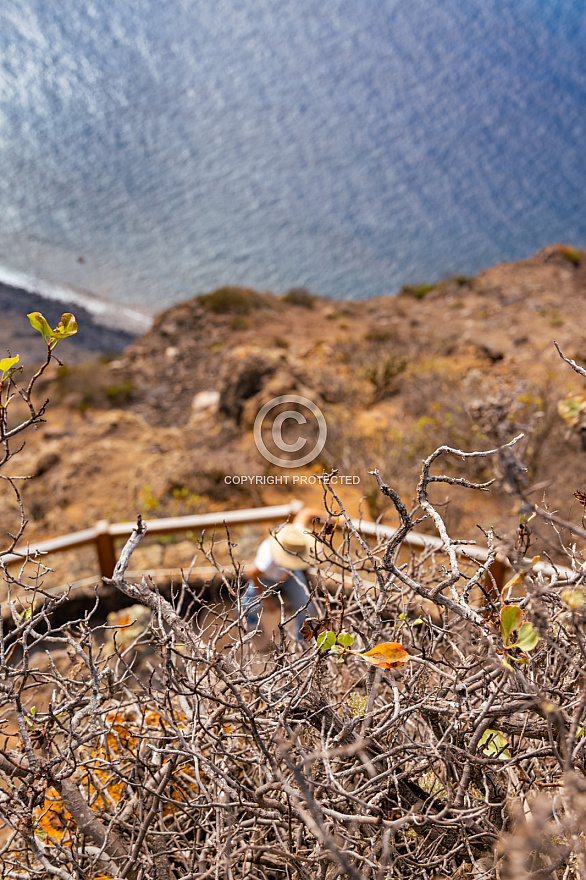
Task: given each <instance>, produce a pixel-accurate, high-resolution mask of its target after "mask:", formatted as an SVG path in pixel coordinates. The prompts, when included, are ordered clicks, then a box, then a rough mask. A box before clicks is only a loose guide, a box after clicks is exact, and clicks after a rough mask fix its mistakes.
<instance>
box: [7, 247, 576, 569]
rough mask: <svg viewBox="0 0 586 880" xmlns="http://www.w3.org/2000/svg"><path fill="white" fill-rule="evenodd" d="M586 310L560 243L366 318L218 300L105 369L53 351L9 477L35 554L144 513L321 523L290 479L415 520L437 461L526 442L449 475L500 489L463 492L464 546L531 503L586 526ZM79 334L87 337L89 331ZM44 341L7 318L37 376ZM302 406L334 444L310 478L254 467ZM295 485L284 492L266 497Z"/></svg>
mask: <svg viewBox="0 0 586 880" xmlns="http://www.w3.org/2000/svg"><path fill="white" fill-rule="evenodd" d="M585 306H586V254H585V253H584V252H581V251H577V250H575V249H571V248H568V247H564V246H562V245H552V246H550V247H548V248H546V249H544V250H543V251H541V252H540V253H538V254H536V255H535V256H533V257H532V258H530V259H528V260H526V261H523V262H518V263H514V264H501V265H498V266H494V267H492V268H489V269H487V270H485V271H483V272H480V273H479V274H478V275H477V276H476V277H474V278H465V277H457V278H454V279H449V280H445V281H441V282H438V283H437V284H436V285H434V286H431V287H429V286H414V287H412V288H407V289H405V290H404V291H403V292H402V293H401V294H400V295H398V296H389V297H385V298H379V299H373V300H369V301H366V302H346V301H344V302H340V301H333V300H325V299H322V298H319V297H314V296H312V295H310V294H308V292H307V291H303V290H297V291H291V292H290V293H289V294H288V295H287V296H285V297H277V296H274V295H272V294H270V293H257V292H255V291H252V290H248V289H243V288H223V289H221V290H219V291H215V292H214V293H212V294H207V295H205V296H200V297H196V298H194V299H192V300H189V301H187V302H184V303H182V304H180V305H178V306H175V307H173V308H170V309H168V310H166V311H164V312H161V313H160V314H159V315H157V317H156V319H155V322H154V325H153V327H152V329H151V330H150V331H149V332H148V333H147V334H146V335H145V336H143V337H141V338H138V339H135V340H134V341H132V342H130V344H129V345H128V346H127V347H126V348H123V349H122V346H123V343H124V342H125V341H126V340H125V339H124V338H123V337H121V338H120V339H115V340H114V342H113V343H112V340H110V344H108V343H107V342H104V343H103V344H102V351H104V350H105V349H109V353H108V354H107V356H99V354H98V352H97V351H96V346H98V345H99V343H96V341H95V340H94V341H92V342H91V343H90V344H87V345H86V347H85V348H84V347H83V345H82V346H81V348H80V346H79V344H77V347H76V342H77V343H79V340H76V342H74V341H72V340H67V341H65V342H64V343H62V345H61V346H60V347H59V350H58V354H59V357H60V358H61V359H62V361H63V366H58V365H57V364H55V365H53V366H52V367H51V368H50V370H49V371H48V373H47V376H46V378H43V386H42V388H40V389H39V395H40V396H46V397H48V398H49V400H50V404H49V406H48V409H47V416H46V421H45V423H44V424H43V425H42V426H40V427H39V428H38V429H37V430H36V431H31V432H29V434H28V436H27V438H26V445H25V447H24V449H23V450H22V452H21V453H20V454H19V455H18V457H16V458H15V459H14V461H13V462H12V463H11V467H9V468H8V470H7V473H11V474H15V475H17V476H27V477H28V476H30V479H28V480H26V481H25V482H24V483H22V485H21V490H22V496H23V501H24V506H25V509H26V513H27V516H28V519H29V525H28V528H27V532H26V538H27V539H28V540H29V541H31V540H33V539H35V538H41V537H43V538H46V537H53V536H57V535H61V534H66V533H67V532H70V531H75V530H79V529H82V528H84V527H87V526H89V525H92V524H94V523H95V522H96V521H97V520H101V519H106V520H109V521H111V522H115V521H122V520H133V519H134V518H135V516H136V514H137V513H141V514H142V515H143V516H144V517H145V519H147V520H148V519H149V518H155V517H160V516H172V515H181V514H186V513H197V512H204V511H207V510H220V509H228V508H236V507H251V506H256V505H262V504H274V503H282V502H285V501H288V500H290V499H291V498H293V497H296V498H300V499H301V500H302V501H304V502H306V503H308V504H311V505H313V506H316V505H318V506H319V505H321V488H320V486H319V484H316V483H314V484H313V485H311V484H310V485H302V484H300V483H299V482H298V483H296V484H293V482H292V480H291V477H292V476H293V475H297V476H306V477H311V476H314V477H316V476H318V475H321V474H322V473H323V471H324V470H326V471H330V470H331V469H332V468H337V469H338V471H339V473H340V474H342V475H352V476H355V477H359V478H360V482H359V483H358V482H357V481H355V484H354V485H349V486H343V487H340V491H341V494H342V497H343V499H344V501H345V503H347V505H348V507H349V509H350V510H352V512H354V513H357V512H358V509H359V506H360V504H361V500H362V506H361V509H362V512H363V514H364V515H365V516H366V517H368V518H375V517H377V516H380V515H383V516H385V499H384V498H383V497H382V496H381V494H380V492H379V491H378V489H377V487H376V483H375V480H374V478H373V477H372V476H370V475H369V471H371V470H373V469H374V468H377V469H378V470H379V471H380V473H381V475H382V477H383V479H384V480H385V481H386V482H387V483H389V484H390V485H392V486H393V487H395V488H396V489H397V490H398V491H399V492H400V493H401V495H402V497H403V498H404V500H405V502H406V503H407V504H408V505H409V503H410V502H411V499H412V498H413V497H414V493H415V488H416V485H417V479H418V473H419V470H420V466H421V461H422V459H423V458H425V457H426V456H427V455H429V454H430V453H431V452H432V451H433V450H434V449H435V448H436V447H437V446H438V445H440V444H449V445H451V446H457V447H459V448H461V449H464V450H467V451H469V450H473V449H488V448H491V447H492V446H495V445H499V444H501V443H503V442H506V441H508V440H510V439H511V438H512V437H513V436H514V435H515V434H517V433H519V432H520V431H524V432H525V439H524V440H523V441H521V442H520V443H519V444H518V446H516V447H515V450H514V451H512V452H510V453H507V455H506V456H501V457H500V459H496V460H495V464H496V468H495V470H494V472H493V469H492V468H490V467H488V466H487V462H486V460H485V459H480V460H479V463H478V464H477V465H475V464H474V463H472V464H471V463H470V462H468V463H463V462H461V461H459V460H458V459H454V461H453V467H452V470H451V471H450V473H452V475H454V476H460V477H463V476H466V477H468V478H470V479H475V480H488V479H490V478H491V477H492V476H495V477H496V482H495V484H494V486H493V487H492V489H491V490H490V492H488V493H473V492H471V491H469V490H463V489H459V488H458V487H455V488H454V490H453V492H452V493H451V494H450V502H449V503H450V507H449V511H448V526H449V527H450V528H451V530H452V533H453V534H454V533H456V532H458V530H460V531H461V532H462V534H461V536H462V537H463V538H471V537H479V536H480V535H479V533H478V531H477V530H475V527H476V524H479V525H482V526H483V527H484V528H487V527H489V526H495V527H496V529H497V531H498V532H499V534H500V535H501V536H502V537H503V538H505V537H506V536H507V535H510V534H513V533H514V531H515V529H516V527H517V525H518V522H519V510H520V508H519V499H518V496H517V492H516V489H517V488H518V487H519V486H520V487H521V489H522V490H523V491H524V492H525V494H526V495H527V497H530V498H531V499H532V500H534V501H536V502H539V503H542V502H543V501H544V499H545V501H546V503H547V504H549V506H550V507H551V509H554V510H557V511H558V512H559V515H560V516H561V517H562V518H564V519H569V520H572V521H574V522H576V523H579V522H580V519H581V515H582V506H581V504H580V502H579V501H577V500H576V499H575V498H574V496H573V493H574V492H575V491H577V490H579V491H584V489H585V488H586V473H585V467H584V465H585V461H586V452H584V449H583V439H582V434H581V431H580V424H579V410H580V401H579V400H578V399H577V397H578V396H579V395H581V394H583V393H584V383H583V382H581V380H580V377H579V376H577V375H576V374H575V373H574V372H573V371H572V370H571V369H570V368H569V367H568V366H567V365H566V364H565V363H563V361H562V360H561V359H560V357H559V355H558V353H557V352H556V350H555V348H554V345H553V340H556V341H557V342H558V343H559V345H560V347H561V348H562V350H563V352H564V353H565V354H566V355H567V356H568V357H570V358H572V359H574V360H576V362H577V363H579V364H582V365H583V364H584V363H585V359H586V339H585V335H586V329H585V324H584V311H585ZM35 307H36V308H38V307H39V306H35ZM20 322H22V327H21V329H20V330H19V326H20ZM78 322H79V324H80V327H81V328H82V329H83V317H82V316H78ZM80 338H81V337H80ZM32 339H33V338H32V337H31V336H30V332H29V329H28V322H27V321H26V318H24V317H22V316H15V315H14V314H10V315H7V317H6V320H3V326H2V333H1V338H0V343H1V345H2V352H3V354H4V353H5V352H6V349H7V348H10V351H11V353H13V354H14V353H16V352H17V351H18V352H19V353H20V356H21V361H22V362H23V363H24V364H25V368H26V369H27V370H30V368H31V367H32V366H34V365H35V363H37V362H38V358H39V357H40V356H41V351H40V349H39V347H38V345H37V347H34V345H33V341H32ZM29 342H30V345H29ZM35 359H37V360H35ZM290 393H293V394H298V395H301V396H303V397H306V398H309V399H310V400H312V401H313V402H314V403H315V404H317V405H318V406H319V407H320V408H321V409H322V411H323V413H324V415H325V418H326V421H327V426H328V438H327V442H326V445H325V447H324V449H323V451H322V453H321V454H320V455H319V457H318V458H317V459H315V460H314V461H313V462H311V464H309V465H307V466H306V467H305V468H303V469H302V470H297V469H290V470H287V471H285V470H283V469H279V468H277V467H275V466H273V465H271V464H269V463H268V462H267V461H266V460H265V459H264V458H263V457H262V456H261V455H260V454H259V452H258V450H257V448H256V446H255V443H254V437H253V424H254V420H255V416H256V414H257V412H258V410H259V409H260V407H261V406H262V405H263V404H264V403H266V402H267V401H269V400H271V399H272V398H274V397H277V396H278V395H282V394H290ZM567 395H574V396H575V397H576V399H575V400H574V401H572V402H571V405H572V406H573V407H574V410H576V408H577V410H578V418H577V420H576V418H574V419H572V417H571V416H572V413H574V410H572V409H571V406H570V407H569V408H568V406H567V405H566V410H565V413H566V418H565V420H564V418H562V416H561V415H560V406H561V408H562V410H563V409H564V405H565V404H564V401H566V398H567ZM17 415H18V412H17V407H16V406H15V407H14V409H13V417H14V418H16V417H17ZM572 421H574V422H576V424H574V425H572V424H571V422H572ZM284 473H287V474H288V476H289V478H290V479H289V483H288V485H284V484H281V485H274V484H273V485H271V484H267V483H266V477H268V476H271V475H273V476H275V475H279V474H281V475H282V474H284ZM234 475H237V476H249V477H253V478H255V477H259V478H261V481H260V482H259V483H258V484H254V483H253V484H251V483H250V481H248V482H247V483H245V484H244V485H233V484H231V483H229V482H227V480H226V478H227V477H228V478H230V477H233V476H234ZM263 479H264V480H265V482H264V484H263V482H262V480H263ZM441 491H442V492H443V493H444V495H445V487H443V488H442V489H441ZM0 492H1V494H2V498H3V504H2V507H1V510H0V530H1V532H2V533H3V534H6V533H7V532H10V531H12V530H13V529H14V527H15V518H16V517H17V509H16V503H15V501H14V498H13V496H12V494H11V491H10V487H9V486H8V485H3V486H1V487H0ZM437 497H438V498H439V497H442V498H443V495H442V496H439V495H438V496H437ZM446 500H447V499H446ZM386 521H389V522H393V518H392V516H391V517H390V518H389V519H388V520H386ZM420 528H421V529H423V530H425V529H426V528H429V526H428V525H427V524H426V523H425V522H423V523H421V525H420ZM480 537H481V536H480ZM188 543H189V542H186V541H182V542H181V544H176V545H175V544H170V545H169V544H168V545H158V547H155V548H154V549H153V547H152V546H151V547H150V548H148V547H147V548H146V550H145V551H144V552H145V553H146V552H147V551H149V552H150V554H151V555H150V557H149V556H146V557H145V564H147V565H151V564H152V565H156V567H157V568H160V567H161V566H164V565H170V564H172V563H173V567H176V566H177V565H180V564H186V557H187V555H188V551H189V547H188V546H185V545H187V544H188ZM552 552H555V548H553V547H552ZM174 554H175V558H174ZM179 557H180V558H179ZM55 563H56V567H57V569H58V574H56V575H55V577H58V578H61V579H62V581H63V579H67V578H68V577H69V578H78V577H82V576H85V575H88V574H92V571H91V567H92V564H93V563H92V557H91V554H90V556H89V557H88V555H87V554H85V556H84V555H83V554H82V555H81V556H80V557H76V558H75V559H74V558H73V557H70V556H67V557H64V558H62V559H61V560H60V561H59V562H57V560H55ZM62 581H61V582H62Z"/></svg>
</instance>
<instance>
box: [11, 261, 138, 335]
mask: <svg viewBox="0 0 586 880" xmlns="http://www.w3.org/2000/svg"><path fill="white" fill-rule="evenodd" d="M0 283H2V284H6V285H7V286H8V287H15V288H19V289H21V290H26V291H27V292H28V293H36V294H38V295H39V296H42V297H44V299H48V300H57V301H58V302H62V303H65V304H66V305H70V306H71V307H72V309H73V308H74V307H75V306H76V305H77V306H81V307H82V308H84V309H86V310H87V311H88V312H89V313H90V314H91V316H92V318H93V319H94V320H95V322H96V323H97V324H102V325H103V326H105V327H109V328H111V329H115V330H126V331H127V332H128V333H136V334H142V333H146V331H147V330H150V328H151V326H152V323H153V315H150V314H148V313H147V312H142V311H139V310H138V309H134V308H129V307H128V306H124V305H121V304H120V303H116V302H109V301H108V300H105V299H101V298H100V297H99V296H96V295H95V294H93V293H89V292H88V291H84V290H78V289H76V288H74V287H68V286H67V285H63V284H54V283H52V282H50V281H44V280H42V279H41V278H35V276H34V275H28V274H27V273H26V272H19V271H17V270H14V269H10V268H8V267H7V266H0Z"/></svg>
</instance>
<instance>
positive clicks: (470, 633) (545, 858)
mask: <svg viewBox="0 0 586 880" xmlns="http://www.w3.org/2000/svg"><path fill="white" fill-rule="evenodd" d="M35 412H36V411H33V412H32V413H31V419H32V421H34V418H35V415H34V413H35ZM515 442H516V441H515V440H513V441H511V442H510V443H509V444H507V448H509V449H511V448H514V444H515ZM497 452H498V453H499V454H502V452H503V449H502V448H501V449H500V450H492V451H489V452H478V453H464V452H462V451H461V450H458V449H452V448H449V447H441V448H439V449H437V450H436V451H435V452H434V453H433V454H432V455H430V456H429V457H428V458H427V459H426V461H425V462H424V464H423V469H422V474H421V479H420V482H419V485H418V487H417V493H416V494H417V500H416V507H415V508H414V509H413V510H408V509H407V507H406V506H405V504H404V503H403V501H402V500H401V498H400V497H399V495H398V494H397V493H396V492H395V491H394V490H393V489H392V487H390V486H388V485H386V484H385V482H384V481H383V479H382V478H381V477H380V475H379V474H378V473H375V478H376V479H377V481H378V485H379V489H380V491H381V493H382V494H383V495H384V496H385V497H386V498H387V499H388V500H389V501H390V503H391V504H392V505H393V507H394V509H395V511H396V513H397V515H398V517H399V527H398V528H397V530H396V532H395V534H394V536H393V537H392V538H391V539H390V540H389V539H385V540H383V541H380V542H376V541H371V542H368V541H367V540H366V539H365V537H364V536H363V534H362V532H361V530H360V527H359V524H356V523H355V522H354V521H352V520H351V519H350V518H349V517H348V516H347V515H346V512H345V510H344V507H343V503H342V499H341V498H340V497H339V496H338V495H337V493H336V491H335V488H334V485H333V482H331V481H330V480H329V479H327V478H326V479H325V482H324V506H325V508H326V510H327V512H328V514H329V515H330V517H331V518H335V520H336V521H337V522H338V528H336V529H332V528H331V526H330V525H326V526H324V527H319V526H318V525H316V531H315V533H314V534H315V557H316V559H315V561H316V567H317V568H316V570H317V574H316V579H315V587H314V594H315V595H314V602H315V605H316V607H317V608H318V610H319V619H316V620H313V621H311V622H310V623H309V624H308V627H307V630H306V631H307V634H308V642H307V647H306V649H305V650H299V649H297V648H296V647H294V646H293V645H292V644H291V641H290V639H289V636H288V632H287V624H288V611H287V610H286V609H285V608H284V607H282V609H281V612H282V613H281V622H280V624H279V626H278V628H277V631H276V633H275V638H274V640H273V642H272V644H271V645H270V647H269V650H268V651H265V652H264V653H261V652H260V651H259V650H258V648H257V640H256V636H255V634H247V633H246V630H245V627H244V625H243V623H244V622H243V619H242V615H241V613H240V610H241V609H240V599H241V595H242V592H243V586H244V585H243V584H242V583H241V580H242V578H241V570H240V566H239V564H238V558H237V548H233V554H234V565H233V568H232V570H228V569H225V570H222V575H223V577H224V579H225V584H226V589H227V590H228V591H231V593H230V601H229V602H227V603H224V604H223V605H219V606H211V605H209V604H206V603H205V601H204V599H203V597H202V596H199V595H193V594H192V593H191V591H190V588H189V586H188V583H187V580H185V581H184V582H183V583H182V585H181V587H180V588H179V589H178V590H177V592H176V593H174V594H173V595H172V596H171V599H170V600H168V599H166V598H164V597H163V596H162V595H161V594H160V593H159V592H158V590H157V589H156V587H155V586H154V585H153V583H152V582H151V581H150V580H149V578H148V577H146V576H145V577H143V578H142V580H141V581H139V582H134V581H130V580H127V578H126V571H127V569H128V564H129V561H130V558H131V555H132V553H133V551H134V549H135V548H136V546H137V545H138V544H139V542H140V541H141V539H142V537H143V536H144V534H145V531H146V526H145V524H144V523H143V522H142V521H141V520H140V518H139V520H138V522H137V526H136V528H135V530H134V532H133V535H132V537H131V538H130V539H129V541H128V543H127V545H126V547H125V548H124V550H123V552H122V554H121V557H120V560H119V562H118V565H117V567H116V571H115V572H114V576H113V579H112V581H111V583H112V584H113V585H114V586H115V587H116V588H117V589H118V590H120V592H121V593H123V594H125V596H127V597H130V598H131V599H132V600H133V601H134V602H136V603H137V604H138V605H140V606H141V607H144V608H146V609H148V610H149V612H150V613H149V614H148V615H147V618H146V619H144V620H142V622H141V623H140V626H138V625H136V626H134V627H129V628H127V629H124V628H123V627H122V626H121V624H120V622H118V623H117V624H114V625H109V624H104V623H103V622H102V623H100V620H99V593H98V590H96V602H95V605H94V607H93V608H92V609H90V610H89V611H87V612H86V613H85V614H84V615H83V616H82V617H78V618H77V619H75V620H71V621H69V622H68V624H67V625H62V626H59V625H57V624H56V623H54V622H53V621H54V618H55V615H54V613H53V612H54V611H55V610H56V608H57V607H58V606H60V605H62V604H63V603H66V601H67V596H61V597H58V598H56V597H54V596H51V595H50V594H49V593H48V592H46V591H44V589H43V577H42V575H43V572H42V570H38V569H37V570H36V572H33V574H34V575H36V577H32V578H31V577H30V576H29V577H26V575H27V571H29V570H30V567H31V565H32V563H31V562H30V561H28V560H27V559H26V554H25V555H24V557H23V568H22V569H21V571H20V573H18V574H11V573H10V571H9V570H8V569H7V568H5V570H4V576H5V580H6V585H7V591H8V592H7V601H6V606H7V610H8V611H9V618H10V619H9V621H8V623H7V625H6V626H5V627H4V628H3V630H2V632H1V633H0V662H1V671H0V706H1V709H2V719H3V725H4V726H3V735H4V738H3V743H2V748H1V749H0V780H1V781H0V815H1V816H2V818H3V820H4V822H5V823H6V825H7V826H8V828H9V829H10V834H9V835H8V837H7V838H6V840H5V843H4V845H3V848H2V850H1V852H0V877H11V878H23V880H29V878H39V880H40V878H43V880H44V878H49V877H60V878H63V880H72V878H76V880H77V878H84V880H85V878H88V880H94V878H108V877H110V878H115V877H122V878H126V877H128V878H130V880H143V878H144V880H151V878H152V880H172V878H173V880H192V878H193V880H195V878H201V880H203V878H220V877H228V878H240V877H243V876H246V877H251V878H259V880H269V878H270V880H279V878H302V880H305V878H307V880H309V878H312V880H313V878H319V880H333V878H336V877H349V878H354V880H367V878H368V880H386V878H428V880H431V878H439V877H461V878H463V877H478V878H480V877H495V878H499V877H500V878H502V880H505V878H507V880H508V878H510V877H513V876H514V877H532V878H537V877H550V876H551V877H565V878H577V877H585V876H586V873H585V868H584V865H585V853H584V838H583V832H582V828H583V819H584V812H585V806H584V802H585V798H586V795H585V794H584V786H585V784H586V782H585V769H586V768H585V752H586V748H585V745H586V736H585V735H584V713H585V710H586V688H584V673H583V669H584V666H585V663H586V646H585V641H584V638H585V636H584V623H585V621H586V616H585V615H586V605H585V604H584V593H583V582H584V576H585V572H586V564H585V561H584V558H583V557H582V555H581V553H580V552H579V551H578V549H577V548H576V547H575V546H574V547H568V548H566V551H567V558H568V566H567V567H566V568H564V569H561V568H559V567H558V568H555V567H550V568H547V569H544V568H543V567H542V568H541V569H540V567H539V565H538V564H534V563H535V561H533V564H532V562H530V561H527V560H526V559H524V555H523V552H524V547H523V545H522V542H521V543H520V544H519V545H518V547H517V553H516V555H515V554H512V558H511V563H512V565H513V568H514V570H515V574H514V576H513V577H512V578H510V579H509V582H508V583H507V584H506V585H505V587H504V588H502V589H501V585H500V584H499V585H497V584H496V582H495V580H494V576H493V566H494V564H495V561H496V557H497V539H496V537H495V536H494V535H493V534H492V533H491V532H490V531H487V532H485V533H484V535H483V539H482V540H483V543H484V544H485V545H486V547H487V549H488V557H487V558H486V559H482V558H481V557H480V554H477V553H475V550H476V549H477V548H475V547H474V546H471V545H470V544H469V543H463V542H460V541H458V540H457V539H453V538H452V537H450V535H449V534H448V532H447V530H446V526H445V522H444V519H443V518H442V516H441V514H440V512H439V510H438V508H437V507H436V506H434V504H433V503H432V501H431V500H430V492H429V489H430V486H432V485H435V484H438V483H439V484H440V486H446V485H447V486H451V487H456V486H458V487H461V488H464V489H468V490H470V491H486V490H487V489H488V484H476V483H472V482H470V481H469V480H467V479H466V478H465V477H453V476H446V475H442V474H441V473H436V469H437V467H438V465H439V464H440V463H441V462H443V461H444V460H447V459H449V458H451V457H454V456H456V457H458V459H459V460H460V461H461V462H463V463H464V464H465V463H466V462H471V463H474V462H475V461H476V460H477V459H478V458H487V457H489V456H491V455H493V454H496V453H497ZM420 517H426V518H427V519H428V520H429V521H430V522H431V523H432V524H433V527H434V529H435V531H436V533H437V535H438V536H439V538H440V539H441V549H431V548H429V549H427V550H425V551H424V552H422V553H420V554H413V553H412V552H410V551H409V550H408V548H407V547H406V544H405V539H406V537H407V535H408V534H409V533H410V532H411V531H412V530H413V528H414V527H415V526H416V525H417V522H418V521H419V518H420ZM332 521H333V519H331V520H330V521H329V522H330V523H331V522H332ZM550 523H551V520H550ZM552 524H553V525H555V523H552ZM210 558H213V557H210ZM25 580H26V582H27V583H28V584H31V583H32V586H28V587H27V588H26V589H25V586H24V582H25ZM132 614H133V615H134V616H137V614H135V612H132ZM289 619H290V618H289ZM132 620H134V617H133V618H132ZM132 620H131V621H130V622H131V623H132ZM324 633H331V634H332V635H331V636H330V635H327V636H325V637H324V635H323V634H324ZM316 636H317V639H316ZM350 636H353V637H354V642H353V644H352V646H350V638H349V637H350ZM323 638H326V642H327V644H328V645H331V646H332V650H331V651H326V650H323V649H322V648H320V647H319V644H318V641H319V640H320V639H323ZM381 643H382V644H384V645H387V646H388V645H389V643H390V644H391V645H392V644H394V643H399V644H400V645H402V646H403V648H404V649H406V650H407V652H408V654H409V662H407V663H405V664H403V662H402V660H401V661H400V662H394V659H393V658H395V659H396V657H400V656H401V655H400V652H399V651H398V649H397V648H392V649H391V648H387V649H385V651H386V653H384V652H383V654H382V655H381V657H382V660H381V663H382V664H383V665H382V666H381V665H373V664H372V663H364V657H363V656H361V655H364V654H365V653H366V652H367V651H368V650H369V649H373V648H375V647H376V646H378V645H381ZM350 647H351V649H352V650H350ZM357 649H358V650H357ZM336 650H337V652H336ZM352 651H356V653H352ZM393 651H395V654H393V653H392V652H393ZM66 652H67V653H66ZM369 656H370V659H371V660H372V659H373V657H372V654H371V655H369ZM59 657H60V658H61V661H59V662H58V658H59ZM64 657H69V660H68V661H67V662H63V658H64ZM367 659H368V658H367ZM375 659H376V658H375ZM385 664H386V665H385Z"/></svg>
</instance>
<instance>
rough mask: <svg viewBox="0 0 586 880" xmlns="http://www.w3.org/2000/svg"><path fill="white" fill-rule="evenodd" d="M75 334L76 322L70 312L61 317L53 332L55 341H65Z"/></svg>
mask: <svg viewBox="0 0 586 880" xmlns="http://www.w3.org/2000/svg"><path fill="white" fill-rule="evenodd" d="M75 333H77V321H76V320H75V317H74V316H73V315H72V314H71V312H65V313H64V314H63V315H61V320H60V322H59V323H58V324H57V326H56V327H55V330H54V331H53V336H54V337H55V339H65V338H66V337H67V336H73V335H74V334H75Z"/></svg>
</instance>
